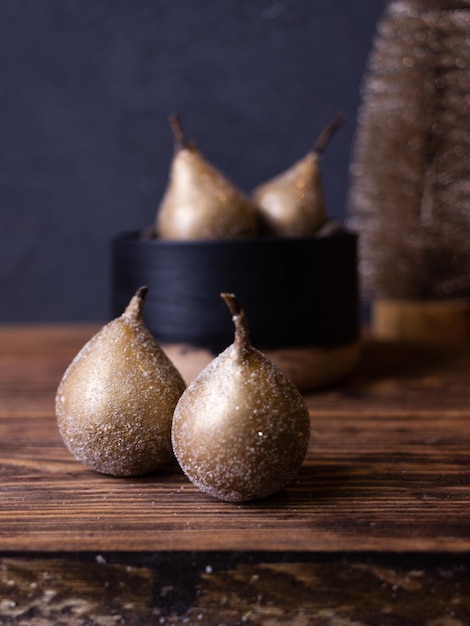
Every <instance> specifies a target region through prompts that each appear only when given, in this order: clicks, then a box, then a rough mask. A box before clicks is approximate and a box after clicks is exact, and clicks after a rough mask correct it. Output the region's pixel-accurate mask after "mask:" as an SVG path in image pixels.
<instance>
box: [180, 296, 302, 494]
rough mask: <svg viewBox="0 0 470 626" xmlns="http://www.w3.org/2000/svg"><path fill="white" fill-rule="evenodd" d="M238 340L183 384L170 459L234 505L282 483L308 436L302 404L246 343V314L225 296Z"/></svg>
mask: <svg viewBox="0 0 470 626" xmlns="http://www.w3.org/2000/svg"><path fill="white" fill-rule="evenodd" d="M222 297H223V298H224V300H225V301H226V303H227V305H228V306H229V308H230V310H231V312H232V315H233V321H234V324H235V341H234V343H233V344H232V345H231V346H229V347H228V348H227V349H226V350H225V351H224V352H222V353H221V354H219V356H217V357H216V358H215V359H214V360H213V361H212V362H211V363H209V365H208V366H207V367H206V368H205V369H204V370H203V371H202V372H201V373H200V374H199V376H197V377H196V378H195V380H194V381H193V382H192V383H191V384H190V385H189V386H188V387H187V389H186V391H185V392H184V393H183V395H182V396H181V398H180V400H179V401H178V404H177V405H176V409H175V414H174V417H173V426H172V442H173V450H174V453H175V456H176V458H177V460H178V462H179V464H180V466H181V468H182V469H183V471H184V472H185V474H186V475H187V476H188V478H189V479H190V480H191V481H192V482H193V483H194V484H195V485H196V486H197V487H198V488H199V489H200V490H201V491H203V492H205V493H207V494H209V495H211V496H214V497H216V498H219V499H221V500H226V501H231V502H241V501H247V500H256V499H259V498H264V497H266V496H268V495H269V494H272V493H274V492H276V491H278V490H279V489H282V488H283V487H284V486H285V485H287V484H288V483H289V482H290V481H291V480H292V479H293V477H294V476H295V475H296V474H297V472H298V470H299V468H300V466H301V465H302V462H303V460H304V457H305V454H306V451H307V447H308V443H309V437H310V418H309V413H308V409H307V407H306V405H305V402H304V400H303V398H302V396H301V395H300V393H299V392H298V391H297V389H296V388H295V387H294V386H293V385H292V383H291V382H290V381H289V380H288V379H287V377H286V376H285V375H284V374H283V373H282V372H281V371H280V369H279V368H278V367H277V366H276V365H274V363H272V362H271V361H269V360H268V359H267V358H266V357H265V356H263V355H262V354H261V353H260V352H259V351H258V350H256V349H255V348H253V346H252V345H251V343H250V339H249V333H248V324H247V320H246V316H245V314H244V312H243V311H242V310H241V309H240V307H239V306H238V303H237V300H236V297H235V296H234V295H233V294H222Z"/></svg>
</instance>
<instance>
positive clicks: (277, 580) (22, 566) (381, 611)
mask: <svg viewBox="0 0 470 626" xmlns="http://www.w3.org/2000/svg"><path fill="white" fill-rule="evenodd" d="M0 623H2V624H18V625H23V626H33V625H38V626H39V625H40V624H67V625H68V626H74V625H76V626H83V625H84V624H93V625H95V626H111V625H112V624H132V626H150V625H153V624H155V625H160V626H165V625H166V626H170V625H173V626H177V625H180V626H183V625H186V626H188V624H189V625H191V624H193V625H194V624H204V625H208V626H211V625H216V624H217V625H222V624H223V625H225V626H237V625H238V626H240V625H243V624H248V625H252V626H253V625H255V624H266V625H268V624H272V625H274V624H276V625H278V626H283V625H284V626H306V624H324V625H325V626H327V625H329V626H333V625H335V624H336V625H339V624H342V625H344V626H346V625H350V626H353V625H361V626H367V625H370V626H375V625H377V624H380V625H381V626H396V625H397V624H400V625H401V626H405V625H414V624H419V625H420V626H436V625H437V624H439V625H442V626H462V625H463V624H468V623H470V569H469V566H468V560H466V559H465V557H464V558H459V557H455V556H453V557H452V559H449V558H448V557H446V556H444V557H443V556H442V555H440V556H439V557H437V558H436V557H425V556H423V555H420V556H419V557H418V558H417V556H416V555H409V556H403V555H400V556H398V557H397V556H393V555H382V554H379V555H369V556H366V557H363V556H362V555H342V554H340V555H336V554H334V555H316V556H313V557H312V556H311V555H308V558H302V555H299V554H294V555H292V554H283V555H276V556H275V557H273V556H271V555H267V554H265V553H254V554H253V553H250V554H243V555H237V556H227V555H226V554H224V555H220V554H217V553H216V554H214V553H198V554H193V553H178V554H176V555H175V554H174V553H163V554H151V553H144V554H137V555H136V554H132V553H131V554H122V553H119V554H105V555H103V554H96V553H95V554H79V555H76V556H74V558H70V557H67V556H66V555H60V556H54V557H48V556H47V555H38V556H37V557H36V558H35V559H31V558H26V557H25V556H23V555H10V556H8V557H3V558H0Z"/></svg>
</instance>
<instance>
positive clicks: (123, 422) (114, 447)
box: [56, 287, 185, 476]
mask: <svg viewBox="0 0 470 626" xmlns="http://www.w3.org/2000/svg"><path fill="white" fill-rule="evenodd" d="M146 293H147V287H141V288H140V289H139V290H138V291H137V292H136V294H135V295H134V296H133V298H132V299H131V301H130V303H129V305H128V306H127V308H126V310H125V311H124V313H123V314H122V315H121V316H120V317H118V318H116V319H115V320H113V321H111V322H110V323H109V324H107V325H106V326H104V327H103V328H102V329H101V330H100V331H99V332H98V333H97V334H96V335H94V336H93V337H92V338H91V339H90V340H89V341H88V342H87V343H86V344H85V346H84V347H83V348H82V349H81V350H80V352H79V353H78V354H77V356H76V357H75V358H74V360H73V361H72V363H71V364H70V365H69V367H68V368H67V370H66V372H65V374H64V376H63V378H62V380H61V382H60V384H59V387H58V389H57V394H56V415H57V421H58V426H59V431H60V434H61V436H62V438H63V440H64V443H65V445H66V446H67V447H68V449H69V450H70V452H71V453H72V454H73V455H74V456H75V457H76V458H77V460H79V461H80V462H81V463H83V464H84V465H87V466H89V467H91V468H92V469H94V470H96V471H97V472H102V473H104V474H112V475H115V476H133V475H141V474H146V473H148V472H152V471H154V470H155V469H156V468H157V467H158V466H160V465H161V464H163V463H165V462H167V461H168V460H169V459H171V458H172V456H173V454H172V447H171V421H172V417H173V410H174V408H175V406H176V403H177V401H178V399H179V398H180V396H181V394H182V393H183V391H184V389H185V383H184V382H183V379H182V378H181V376H180V374H179V372H178V371H177V370H176V368H175V367H174V365H173V364H172V363H171V362H170V360H169V359H168V357H167V356H166V355H165V354H164V352H163V351H162V350H161V348H160V346H159V345H158V344H157V342H156V341H155V339H154V338H153V336H152V335H151V333H150V331H149V330H148V329H147V328H146V327H145V325H144V322H143V319H142V308H143V304H144V300H145V296H146Z"/></svg>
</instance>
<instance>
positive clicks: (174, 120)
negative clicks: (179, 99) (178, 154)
mask: <svg viewBox="0 0 470 626" xmlns="http://www.w3.org/2000/svg"><path fill="white" fill-rule="evenodd" d="M168 121H169V122H170V126H171V131H172V133H173V138H174V141H175V151H178V150H183V149H184V148H187V147H188V140H187V139H186V135H185V133H184V130H183V126H182V124H181V120H180V118H179V116H178V115H175V114H172V115H170V117H169V118H168Z"/></svg>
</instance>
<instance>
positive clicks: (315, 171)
mask: <svg viewBox="0 0 470 626" xmlns="http://www.w3.org/2000/svg"><path fill="white" fill-rule="evenodd" d="M252 195H253V200H254V202H255V203H256V204H257V206H258V207H259V210H260V213H261V220H262V227H263V229H264V230H265V231H266V232H267V233H269V234H272V235H277V236H283V237H307V236H310V235H313V234H314V233H316V232H317V231H318V230H319V229H320V227H321V226H322V225H323V224H324V223H325V221H326V213H325V203H324V198H323V190H322V182H321V175H320V169H319V155H318V154H317V153H315V152H309V153H308V154H307V155H306V156H305V157H304V158H303V159H301V160H300V161H298V162H297V163H295V164H294V165H293V166H292V167H290V168H289V169H288V170H286V171H285V172H282V173H281V174H279V175H278V176H276V177H275V178H273V179H271V180H269V181H267V182H266V183H264V184H262V185H260V186H259V187H257V188H256V189H255V190H254V191H253V194H252Z"/></svg>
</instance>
